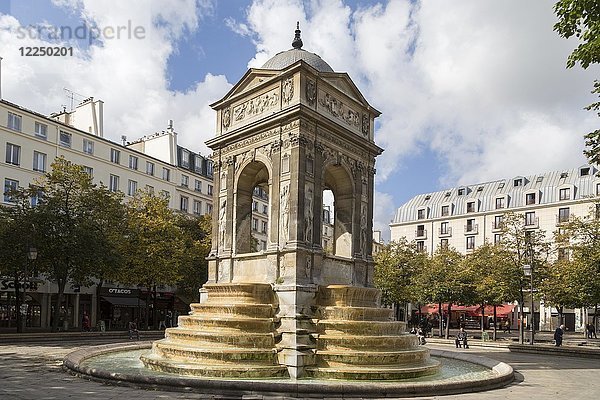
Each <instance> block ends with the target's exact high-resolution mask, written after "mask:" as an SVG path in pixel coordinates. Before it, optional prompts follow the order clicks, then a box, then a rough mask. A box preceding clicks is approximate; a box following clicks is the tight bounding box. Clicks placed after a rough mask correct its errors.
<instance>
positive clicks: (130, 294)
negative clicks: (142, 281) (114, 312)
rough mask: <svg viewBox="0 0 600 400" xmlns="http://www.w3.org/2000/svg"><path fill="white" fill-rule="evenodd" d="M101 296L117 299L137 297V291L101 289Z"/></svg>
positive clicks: (138, 291)
mask: <svg viewBox="0 0 600 400" xmlns="http://www.w3.org/2000/svg"><path fill="white" fill-rule="evenodd" d="M100 295H101V296H119V297H139V295H140V290H139V289H129V288H101V289H100Z"/></svg>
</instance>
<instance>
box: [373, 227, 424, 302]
mask: <svg viewBox="0 0 600 400" xmlns="http://www.w3.org/2000/svg"><path fill="white" fill-rule="evenodd" d="M426 259H427V255H426V254H425V253H424V252H422V251H417V249H416V247H415V245H414V243H413V244H411V243H408V241H407V240H406V238H401V239H400V240H398V241H395V242H391V243H389V244H387V245H386V246H384V247H383V249H382V251H381V252H379V253H378V254H377V255H376V256H375V279H374V280H375V286H377V287H378V288H379V289H381V291H382V299H383V302H384V303H385V304H402V303H408V302H410V301H412V300H414V299H415V297H416V292H415V289H416V288H415V284H416V278H417V276H418V274H420V273H421V272H422V271H423V270H424V267H425V263H426Z"/></svg>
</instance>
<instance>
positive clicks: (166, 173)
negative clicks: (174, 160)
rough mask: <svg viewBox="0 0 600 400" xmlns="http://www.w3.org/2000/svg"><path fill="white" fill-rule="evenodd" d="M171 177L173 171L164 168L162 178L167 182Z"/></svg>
mask: <svg viewBox="0 0 600 400" xmlns="http://www.w3.org/2000/svg"><path fill="white" fill-rule="evenodd" d="M170 177H171V170H170V169H169V168H164V167H163V173H162V178H163V179H164V180H165V181H168V180H169V179H170Z"/></svg>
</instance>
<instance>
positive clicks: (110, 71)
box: [0, 0, 231, 154]
mask: <svg viewBox="0 0 600 400" xmlns="http://www.w3.org/2000/svg"><path fill="white" fill-rule="evenodd" d="M55 3H56V4H57V5H59V6H61V7H65V8H66V9H67V11H69V12H72V13H75V14H76V15H80V16H81V18H83V19H85V20H86V22H87V23H88V24H90V25H96V26H98V27H99V28H101V29H105V28H106V27H112V28H114V29H117V28H118V27H121V26H128V24H131V26H132V27H138V26H139V27H142V28H143V33H144V34H143V35H138V37H142V38H141V39H139V38H135V37H134V36H129V35H127V33H128V31H125V30H121V35H122V36H121V38H120V39H109V38H104V39H103V40H101V41H98V42H94V43H93V44H92V46H90V47H89V48H83V49H76V52H75V53H76V54H75V55H74V56H73V57H21V56H20V54H19V52H18V48H19V47H21V46H34V45H38V46H40V45H45V44H46V43H45V42H43V41H41V40H40V39H36V38H29V37H25V38H22V39H20V38H19V36H18V35H17V32H18V31H17V29H18V28H19V26H20V22H19V21H18V20H16V19H15V18H14V17H11V16H8V15H2V16H0V54H2V56H3V57H4V60H3V71H2V73H3V76H2V78H3V84H4V85H3V88H2V89H3V97H4V98H5V99H7V100H9V101H13V102H15V103H17V104H21V105H24V106H26V107H28V108H31V109H34V110H36V111H39V112H42V113H45V114H50V113H51V112H55V111H59V110H60V109H61V104H66V105H67V106H68V105H69V104H68V102H69V101H68V100H67V98H66V97H65V93H64V92H63V88H69V89H71V90H73V91H75V92H76V93H80V94H82V95H84V96H85V97H89V96H94V97H95V98H98V99H102V100H104V102H105V136H106V137H107V138H109V139H112V140H119V138H120V136H121V135H126V136H127V137H128V138H129V139H130V140H132V139H135V138H138V137H141V136H143V135H146V134H149V133H153V132H155V131H157V130H162V129H164V128H166V124H167V120H168V119H173V120H174V121H175V129H176V130H177V131H178V132H179V137H178V139H179V143H180V144H181V145H183V146H186V147H189V148H191V149H194V150H196V151H201V152H202V153H203V154H208V153H209V150H208V149H207V148H206V146H205V145H204V142H205V141H206V140H208V139H210V138H212V137H213V136H214V123H215V117H214V112H213V111H212V109H210V107H209V106H208V105H209V104H210V103H212V102H213V101H215V100H217V99H218V98H220V97H221V96H222V95H223V94H224V93H226V92H227V91H228V90H229V88H230V87H231V84H230V83H228V82H227V80H226V78H225V77H224V76H215V75H211V74H207V75H206V76H205V77H204V78H203V80H201V81H200V82H199V83H198V84H197V85H196V86H195V87H194V88H192V89H190V90H187V91H186V92H185V93H182V92H173V91H171V90H169V89H168V81H167V76H168V75H167V72H166V70H167V61H168V59H169V57H170V56H171V55H172V54H173V53H174V52H176V48H175V47H174V46H175V43H176V42H177V40H178V39H179V38H181V37H183V36H184V35H186V34H187V33H189V32H193V31H194V30H196V29H197V28H198V26H199V23H200V22H201V19H202V17H203V16H204V15H206V14H210V13H211V12H213V9H212V2H210V1H201V2H197V1H195V0H178V1H172V2H164V1H159V0H152V1H144V2H143V5H142V4H141V3H140V2H139V1H92V0H68V1H67V0H61V1H55ZM62 44H64V45H67V46H69V45H74V42H68V41H65V42H63V43H62ZM198 78H199V79H200V78H201V77H198Z"/></svg>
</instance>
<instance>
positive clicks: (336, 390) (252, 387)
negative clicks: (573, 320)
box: [64, 342, 514, 398]
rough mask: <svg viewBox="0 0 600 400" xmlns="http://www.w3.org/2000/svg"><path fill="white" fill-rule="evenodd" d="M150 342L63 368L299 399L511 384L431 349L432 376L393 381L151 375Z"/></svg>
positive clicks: (97, 349) (113, 348)
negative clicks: (435, 365)
mask: <svg viewBox="0 0 600 400" xmlns="http://www.w3.org/2000/svg"><path fill="white" fill-rule="evenodd" d="M151 345H152V343H151V342H138V343H132V344H130V343H121V344H112V345H102V346H93V347H88V348H85V349H81V350H77V351H74V352H72V353H70V354H68V355H67V356H66V357H65V360H64V365H65V367H66V368H68V369H69V370H71V371H72V372H74V373H75V374H78V375H80V376H83V377H87V378H90V379H93V380H99V381H104V382H110V383H113V384H121V385H129V386H138V387H146V388H155V389H161V390H171V391H189V392H197V393H206V394H216V395H223V396H224V395H227V396H234V397H236V396H238V397H240V398H241V397H242V395H248V394H255V395H257V394H270V395H285V396H288V397H304V396H308V395H313V396H314V395H316V394H322V395H326V396H327V397H344V398H345V397H367V398H368V397H386V396H387V397H392V396H393V397H413V396H416V395H419V396H426V395H434V394H435V395H443V394H454V393H466V392H475V391H483V390H489V389H495V388H498V387H502V386H505V385H507V384H509V383H510V382H512V380H513V378H514V374H513V369H512V367H511V366H510V365H508V364H505V363H502V362H499V361H496V360H492V359H490V358H486V357H480V356H475V355H471V354H469V353H459V352H453V351H442V350H435V349H432V350H431V355H432V357H433V358H434V360H439V361H441V363H442V368H441V369H440V372H439V373H437V374H436V375H431V376H424V377H421V378H414V379H408V380H397V381H349V380H333V379H332V380H323V379H313V378H309V379H299V380H292V379H289V378H284V379H281V378H280V379H219V378H201V377H193V376H181V375H177V374H169V373H165V372H157V371H152V370H150V369H147V368H145V367H144V365H143V363H142V361H141V360H140V356H142V355H144V354H148V353H149V352H150V348H151Z"/></svg>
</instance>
